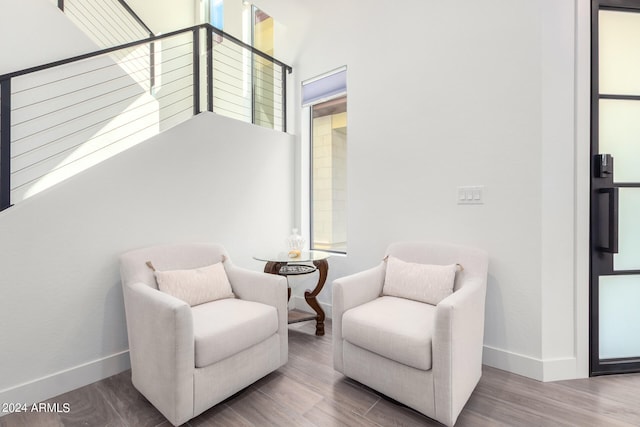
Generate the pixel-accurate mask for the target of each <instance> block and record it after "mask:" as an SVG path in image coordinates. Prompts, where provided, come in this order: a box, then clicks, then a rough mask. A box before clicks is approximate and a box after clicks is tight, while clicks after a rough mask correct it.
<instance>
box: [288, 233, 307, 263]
mask: <svg viewBox="0 0 640 427" xmlns="http://www.w3.org/2000/svg"><path fill="white" fill-rule="evenodd" d="M305 243H306V240H305V239H304V237H302V236H301V235H300V233H298V229H297V228H294V229H293V231H292V233H291V236H289V238H287V246H288V248H289V257H290V258H296V257H299V256H300V253H301V252H302V249H303V248H304V244H305Z"/></svg>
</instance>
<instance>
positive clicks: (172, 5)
mask: <svg viewBox="0 0 640 427" xmlns="http://www.w3.org/2000/svg"><path fill="white" fill-rule="evenodd" d="M199 2H200V0H153V1H149V0H127V4H129V6H130V7H131V9H133V10H134V11H135V12H136V13H137V14H138V16H139V17H140V18H141V19H142V20H143V21H144V23H145V24H147V25H148V26H149V28H151V30H152V31H153V32H154V34H161V33H168V32H171V31H175V30H180V29H182V28H187V27H191V26H193V25H196V7H198V4H199Z"/></svg>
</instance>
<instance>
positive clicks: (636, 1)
mask: <svg viewBox="0 0 640 427" xmlns="http://www.w3.org/2000/svg"><path fill="white" fill-rule="evenodd" d="M602 9H606V10H619V11H625V12H635V13H640V0H592V1H591V136H590V156H589V159H590V178H589V181H590V193H589V212H590V220H589V375H590V376H596V375H605V374H618V373H630V372H640V357H630V358H616V359H607V360H606V361H602V360H601V359H600V355H599V354H600V352H599V347H600V340H599V332H600V328H599V319H600V317H599V276H602V275H630V274H640V270H624V271H618V272H616V271H614V270H613V255H614V254H613V252H599V253H598V256H595V253H596V250H595V246H596V245H597V242H596V239H597V238H598V236H599V232H598V224H597V223H596V221H595V218H596V217H597V216H598V209H599V208H598V206H597V204H596V202H595V200H596V198H597V197H598V194H601V192H602V191H603V190H605V189H606V190H607V191H608V190H609V189H611V190H612V192H611V194H613V192H614V191H617V189H618V188H624V187H635V186H634V185H629V184H625V183H622V184H621V183H615V182H614V181H613V177H611V178H597V179H596V178H595V174H596V169H597V167H598V166H597V162H596V155H597V154H599V100H600V99H601V95H600V93H599V77H600V76H599V54H598V52H599V50H598V47H599V46H598V42H599V17H598V15H599V11H600V10H602ZM637 100H638V102H640V97H638V99H637ZM610 197H611V196H610ZM616 204H617V203H616ZM616 209H617V207H616ZM615 216H616V217H617V212H615ZM614 228H615V230H614V229H613V228H611V229H610V230H611V231H610V232H615V234H616V235H617V226H616V227H614Z"/></svg>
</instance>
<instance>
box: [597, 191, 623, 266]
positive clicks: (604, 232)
mask: <svg viewBox="0 0 640 427" xmlns="http://www.w3.org/2000/svg"><path fill="white" fill-rule="evenodd" d="M598 195H599V196H600V202H599V205H600V209H599V214H600V217H599V218H598V222H599V225H598V231H599V236H598V238H599V243H600V244H599V245H598V249H599V250H600V251H601V252H608V253H612V254H617V253H618V200H619V197H618V188H617V187H612V188H601V189H600V190H598ZM604 195H606V196H607V197H602V196H604ZM605 218H606V219H605Z"/></svg>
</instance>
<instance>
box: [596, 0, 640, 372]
mask: <svg viewBox="0 0 640 427" xmlns="http://www.w3.org/2000/svg"><path fill="white" fill-rule="evenodd" d="M593 6H594V7H593V16H592V19H593V25H592V48H593V52H592V58H593V63H592V69H593V74H592V133H591V138H592V141H591V153H592V164H591V172H592V173H591V239H590V240H591V316H590V318H591V340H590V345H591V374H592V375H601V374H607V373H622V372H640V143H638V141H640V55H638V54H637V52H638V51H640V1H637V0H599V1H598V0H593Z"/></svg>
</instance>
